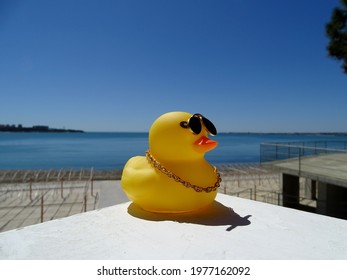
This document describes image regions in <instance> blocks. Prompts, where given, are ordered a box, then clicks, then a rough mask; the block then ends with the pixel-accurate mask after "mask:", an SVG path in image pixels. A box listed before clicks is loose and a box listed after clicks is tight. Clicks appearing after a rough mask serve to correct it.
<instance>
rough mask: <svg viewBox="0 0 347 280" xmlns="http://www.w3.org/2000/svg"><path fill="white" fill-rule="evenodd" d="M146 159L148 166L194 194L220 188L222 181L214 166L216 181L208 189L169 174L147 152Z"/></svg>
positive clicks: (171, 173)
mask: <svg viewBox="0 0 347 280" xmlns="http://www.w3.org/2000/svg"><path fill="white" fill-rule="evenodd" d="M146 158H147V160H148V161H149V162H150V164H151V165H152V166H153V167H155V168H156V169H158V170H159V171H161V172H162V173H164V174H165V175H166V176H168V177H169V178H171V179H173V180H175V181H176V182H178V183H180V184H182V185H183V186H185V187H186V188H192V189H193V190H194V191H196V192H207V193H209V192H212V191H215V190H217V189H218V188H219V186H220V182H221V181H222V178H221V177H220V174H219V172H218V170H217V168H216V167H215V166H214V173H215V174H216V175H217V181H216V183H215V184H214V185H213V186H210V187H206V188H203V187H199V186H197V185H193V184H191V183H189V182H187V181H184V180H183V179H182V178H180V177H179V176H177V175H176V174H174V173H173V172H171V171H170V170H168V169H167V168H166V167H164V166H163V165H161V164H160V163H159V162H158V161H157V160H156V159H155V158H154V157H153V156H152V154H151V153H150V152H149V150H148V151H147V152H146Z"/></svg>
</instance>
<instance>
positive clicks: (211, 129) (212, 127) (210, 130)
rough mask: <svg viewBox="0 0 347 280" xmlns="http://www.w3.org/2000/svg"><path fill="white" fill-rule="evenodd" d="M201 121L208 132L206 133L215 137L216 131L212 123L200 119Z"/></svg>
mask: <svg viewBox="0 0 347 280" xmlns="http://www.w3.org/2000/svg"><path fill="white" fill-rule="evenodd" d="M202 121H203V123H204V125H205V127H206V129H207V130H208V132H209V133H210V134H211V135H217V129H216V127H215V126H214V125H213V123H212V122H211V121H209V120H208V119H206V118H204V117H202Z"/></svg>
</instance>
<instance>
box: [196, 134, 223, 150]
mask: <svg viewBox="0 0 347 280" xmlns="http://www.w3.org/2000/svg"><path fill="white" fill-rule="evenodd" d="M217 145H218V142H217V141H214V140H211V139H210V138H207V137H206V136H202V137H200V138H199V139H198V140H196V141H195V142H194V147H195V148H196V149H197V151H199V152H202V153H206V152H208V151H210V150H212V149H214V148H216V147H217Z"/></svg>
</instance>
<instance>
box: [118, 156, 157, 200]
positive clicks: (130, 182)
mask: <svg viewBox="0 0 347 280" xmlns="http://www.w3.org/2000/svg"><path fill="white" fill-rule="evenodd" d="M155 177H156V175H155V172H154V170H153V168H152V166H151V165H150V164H149V163H148V161H147V159H146V157H143V156H136V157H133V158H131V159H129V160H128V162H127V163H126V164H125V166H124V169H123V173H122V179H121V185H122V188H123V190H124V191H125V192H126V193H127V194H128V195H129V194H130V195H131V194H133V193H136V194H137V195H141V193H142V192H146V188H148V187H149V186H150V185H152V184H153V180H155Z"/></svg>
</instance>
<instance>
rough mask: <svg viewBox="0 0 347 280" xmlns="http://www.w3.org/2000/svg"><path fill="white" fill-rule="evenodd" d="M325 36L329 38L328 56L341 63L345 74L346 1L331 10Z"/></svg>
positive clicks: (346, 49)
mask: <svg viewBox="0 0 347 280" xmlns="http://www.w3.org/2000/svg"><path fill="white" fill-rule="evenodd" d="M326 34H327V35H328V37H329V38H330V42H329V44H328V47H327V49H328V52H329V55H330V56H332V57H335V58H336V59H338V60H342V61H343V65H342V67H343V70H344V72H345V73H346V74H347V0H341V6H340V7H338V8H335V9H334V10H333V12H332V15H331V19H330V22H329V23H327V25H326Z"/></svg>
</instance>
